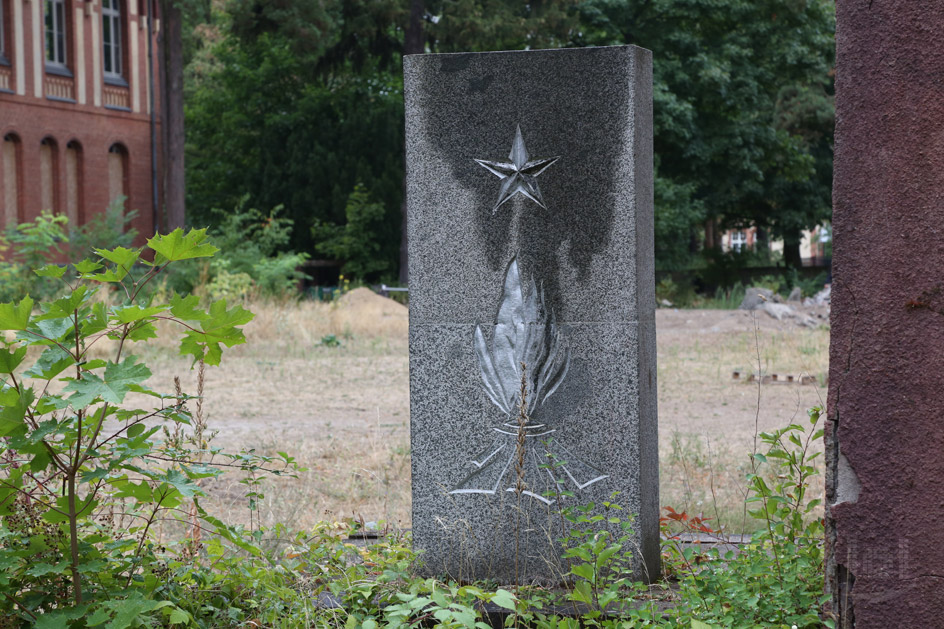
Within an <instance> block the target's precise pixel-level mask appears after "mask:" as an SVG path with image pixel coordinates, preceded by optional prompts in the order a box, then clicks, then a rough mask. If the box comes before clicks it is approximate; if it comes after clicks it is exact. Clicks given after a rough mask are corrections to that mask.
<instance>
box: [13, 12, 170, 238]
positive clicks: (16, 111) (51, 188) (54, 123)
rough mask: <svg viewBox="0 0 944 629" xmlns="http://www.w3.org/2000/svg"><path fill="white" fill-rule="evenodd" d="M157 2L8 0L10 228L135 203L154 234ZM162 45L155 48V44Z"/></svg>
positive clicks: (82, 217) (73, 219)
mask: <svg viewBox="0 0 944 629" xmlns="http://www.w3.org/2000/svg"><path fill="white" fill-rule="evenodd" d="M152 10H153V9H152V7H149V6H148V2H147V0H0V138H2V149H0V228H2V227H6V226H8V225H10V224H12V223H16V222H23V221H29V220H31V219H33V218H34V217H36V216H37V215H38V214H39V213H40V212H41V211H43V210H52V211H53V212H55V213H57V214H65V215H66V216H68V218H69V222H70V224H82V223H84V222H86V221H87V220H88V219H89V218H90V217H91V216H92V215H94V214H95V213H98V212H102V211H104V210H105V208H106V207H108V205H109V203H111V202H112V201H113V200H115V199H117V198H119V197H122V196H123V197H125V199H126V200H125V210H126V211H129V210H137V216H136V218H135V219H134V222H133V223H132V225H133V226H134V227H135V228H136V229H137V230H138V233H139V234H140V237H147V236H150V235H151V234H153V233H154V226H155V224H157V223H158V221H156V220H155V219H156V212H157V209H158V208H159V207H160V202H159V199H158V194H159V188H160V186H158V185H157V181H158V173H160V172H161V171H160V167H161V161H162V160H161V146H160V137H161V135H160V117H159V115H158V111H156V107H157V106H156V105H155V106H154V107H152V103H160V99H159V98H152V91H154V90H155V89H157V88H158V87H159V81H157V80H156V77H157V76H158V68H157V61H158V58H159V56H158V54H157V31H158V28H159V25H160V21H159V20H157V19H154V20H150V22H151V23H150V24H149V16H150V15H152ZM149 44H150V45H149Z"/></svg>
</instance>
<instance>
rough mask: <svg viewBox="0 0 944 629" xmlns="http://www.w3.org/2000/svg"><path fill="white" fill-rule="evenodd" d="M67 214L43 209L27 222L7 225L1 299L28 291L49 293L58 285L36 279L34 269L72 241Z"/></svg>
mask: <svg viewBox="0 0 944 629" xmlns="http://www.w3.org/2000/svg"><path fill="white" fill-rule="evenodd" d="M67 224H68V219H67V218H66V217H65V216H61V215H54V214H52V213H51V212H43V213H42V214H40V215H39V216H37V217H36V218H35V219H34V220H32V221H30V222H28V223H19V224H17V225H13V226H11V227H8V228H7V230H6V232H5V233H3V234H0V256H3V258H4V259H3V260H0V301H10V300H14V299H22V298H23V297H24V296H26V295H27V294H29V293H31V292H32V293H33V294H34V295H36V296H39V297H48V296H50V295H52V294H54V293H55V291H57V290H58V287H57V286H52V285H50V284H48V283H43V282H39V281H37V278H36V275H35V274H34V273H33V269H36V268H39V267H40V266H42V265H43V264H45V263H46V262H48V261H49V260H50V259H51V258H52V257H55V256H56V255H57V254H59V253H61V247H62V245H63V244H65V243H67V242H68V241H69V237H68V235H67V233H66V225H67Z"/></svg>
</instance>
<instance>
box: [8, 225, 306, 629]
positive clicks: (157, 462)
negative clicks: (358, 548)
mask: <svg viewBox="0 0 944 629" xmlns="http://www.w3.org/2000/svg"><path fill="white" fill-rule="evenodd" d="M148 247H149V248H150V249H151V250H152V251H153V261H152V262H149V261H146V260H143V259H142V258H141V253H142V251H141V250H132V249H126V248H124V247H118V248H115V249H111V250H105V249H99V250H97V253H98V259H97V260H89V259H86V260H83V261H81V262H77V263H76V264H74V265H71V266H68V267H67V266H59V265H47V266H44V267H42V268H40V269H38V270H37V271H36V274H37V275H39V276H41V277H44V278H47V279H52V280H59V281H61V282H63V283H64V285H65V292H64V295H63V296H62V297H60V298H58V299H54V300H52V299H51V300H48V301H45V302H42V303H40V304H38V308H37V309H35V310H34V306H36V305H37V304H35V303H34V301H33V300H32V299H31V298H30V297H25V298H23V299H21V300H20V301H19V302H16V303H3V304H0V331H4V332H6V335H5V336H3V337H0V374H3V379H2V380H0V438H2V440H0V518H2V524H0V568H2V569H0V590H2V592H3V598H2V599H0V616H2V617H4V618H5V622H6V623H7V624H11V623H12V624H16V623H15V619H19V620H21V621H23V622H31V621H35V622H36V624H37V626H47V627H62V626H77V627H78V626H96V625H99V624H102V623H104V622H106V621H108V622H109V625H108V626H109V627H116V628H117V627H126V626H131V625H132V624H136V623H137V619H139V618H142V617H147V616H156V617H158V618H161V619H163V621H166V622H168V623H171V624H185V623H187V622H190V621H191V620H192V619H193V618H194V617H193V616H192V614H190V613H188V612H186V611H185V610H184V609H183V608H181V607H180V606H178V605H176V604H175V603H173V602H172V600H168V599H166V598H162V597H161V596H159V594H160V592H159V586H160V585H161V583H162V582H163V579H164V578H166V576H167V575H168V570H169V568H168V565H167V562H168V558H172V557H173V556H174V555H176V556H177V557H184V558H189V559H191V561H195V560H196V558H197V549H196V548H195V547H193V544H192V543H193V541H194V537H193V536H192V535H191V536H190V542H191V545H190V546H187V545H186V544H185V545H184V546H183V547H182V548H181V549H180V550H178V551H177V552H176V553H171V552H170V551H168V550H167V549H166V548H164V547H163V546H162V545H161V544H160V542H159V540H158V538H157V537H156V536H155V534H154V529H155V525H156V524H157V523H158V522H161V521H164V520H168V519H170V520H175V519H176V520H179V521H182V522H184V523H186V524H187V525H189V527H190V530H191V531H196V530H203V529H206V530H207V531H210V532H213V533H215V534H216V535H217V536H219V537H218V538H217V540H216V543H217V544H220V543H222V542H223V541H224V540H225V541H228V542H229V543H230V544H231V545H233V546H235V547H238V548H242V549H244V550H245V551H247V552H252V553H254V554H259V551H258V549H256V548H254V547H253V546H251V545H250V544H247V542H246V541H245V540H244V538H243V535H242V533H241V532H240V531H239V530H237V529H235V528H233V527H229V526H227V525H226V524H224V523H223V522H220V521H219V520H216V519H214V518H213V517H212V516H210V515H209V514H207V513H206V512H205V511H204V510H203V509H202V507H201V506H200V504H199V502H198V497H199V496H200V495H202V492H201V490H200V488H199V486H198V485H197V481H199V480H200V479H203V478H208V477H213V476H216V475H218V474H219V473H221V469H222V468H223V467H234V468H237V469H241V470H244V471H246V472H247V473H249V474H251V475H253V476H257V475H258V474H259V473H261V472H263V471H265V470H266V469H267V466H268V465H269V464H270V463H272V461H271V460H270V459H266V458H263V457H258V456H255V455H253V454H251V453H241V454H237V455H232V456H231V457H228V458H224V459H223V460H224V461H226V462H223V463H214V464H211V463H208V462H206V461H204V460H203V459H204V458H206V459H207V460H209V458H210V457H209V456H206V457H205V456H204V455H209V454H212V455H214V456H215V457H217V458H219V457H220V456H221V455H220V453H218V452H216V451H213V452H212V453H210V452H207V451H205V450H204V449H203V448H202V447H201V445H200V444H199V443H198V444H197V448H196V449H190V450H188V449H186V448H184V447H183V444H184V441H183V440H182V439H176V440H175V439H165V440H163V441H161V440H159V439H158V438H157V437H156V435H157V434H158V433H159V431H160V430H161V426H160V424H162V423H167V424H170V425H176V426H180V425H189V424H190V423H191V414H190V412H189V411H188V409H187V402H188V401H189V400H190V399H191V397H190V396H187V395H185V394H184V393H182V392H181V391H179V390H178V391H176V392H174V393H170V394H166V393H160V392H157V391H153V390H151V389H150V388H149V387H147V385H146V384H145V383H146V381H147V379H148V378H149V377H150V375H151V372H150V370H149V369H148V368H147V366H146V365H145V364H143V363H141V362H139V361H138V359H137V358H136V357H135V356H133V355H131V354H130V351H131V349H132V347H133V346H134V345H135V344H142V343H146V342H147V341H148V340H150V339H153V338H156V336H157V327H156V325H155V324H156V323H157V322H158V321H161V320H164V321H170V322H173V323H176V324H179V329H180V330H181V336H180V352H181V354H182V355H189V356H192V357H193V359H194V362H197V361H201V362H204V363H206V364H210V365H215V364H219V362H220V359H221V356H222V350H223V347H231V346H233V345H236V344H239V343H243V342H245V338H244V336H243V333H242V331H241V330H240V329H239V326H241V325H243V324H245V323H247V322H249V320H250V319H251V318H252V314H251V313H249V312H248V311H246V310H244V309H243V308H241V307H239V306H235V307H232V308H229V307H227V304H226V302H225V301H223V300H221V301H217V302H213V303H211V304H210V305H209V307H208V308H206V309H204V308H202V307H200V306H199V304H198V300H197V299H196V297H182V296H176V295H175V296H173V297H172V298H171V299H170V300H169V302H168V303H163V304H155V303H148V302H147V301H145V300H143V299H142V298H141V297H140V295H141V292H142V289H143V288H144V287H145V286H147V285H148V284H149V283H150V282H151V281H152V280H153V279H154V278H155V277H157V276H158V275H159V274H160V273H161V272H162V271H163V270H164V269H165V268H166V267H167V266H168V265H169V264H171V263H174V262H178V261H181V260H187V259H193V258H199V257H208V256H212V255H213V254H214V253H215V252H216V251H217V249H216V248H215V247H213V246H212V245H210V244H208V243H207V242H206V234H205V232H204V231H202V230H194V231H191V232H190V233H188V234H184V233H183V231H182V230H177V231H175V232H173V233H171V234H168V235H166V236H155V237H154V238H152V239H151V240H149V241H148ZM136 265H141V267H143V269H146V270H144V271H143V272H137V271H134V269H135V268H138V267H136ZM101 292H105V293H108V295H107V296H106V297H105V298H104V299H103V298H101V295H100V294H99V293H101ZM112 298H117V305H109V301H110V299H112ZM106 339H110V340H111V342H112V347H113V349H112V350H111V351H110V352H109V353H110V354H111V355H110V356H109V357H108V358H101V357H99V356H100V353H99V352H100V351H101V350H100V349H99V347H100V346H101V345H106V344H107V343H108V341H107V340H106ZM30 364H31V366H29V367H28V368H24V367H25V366H26V365H30ZM133 398H137V399H135V400H134V402H135V403H138V400H142V399H147V398H152V399H153V400H154V402H153V406H152V407H151V408H149V409H143V408H139V407H136V406H135V403H132V399H133ZM167 434H170V433H167ZM291 465H292V461H291V459H290V458H289V457H287V456H283V457H282V461H281V465H280V469H277V470H270V471H273V472H275V473H281V472H282V471H283V470H284V469H285V468H287V467H289V466H291ZM249 495H250V498H252V497H253V496H255V495H258V492H257V490H255V489H254V488H252V487H251V488H250V493H249Z"/></svg>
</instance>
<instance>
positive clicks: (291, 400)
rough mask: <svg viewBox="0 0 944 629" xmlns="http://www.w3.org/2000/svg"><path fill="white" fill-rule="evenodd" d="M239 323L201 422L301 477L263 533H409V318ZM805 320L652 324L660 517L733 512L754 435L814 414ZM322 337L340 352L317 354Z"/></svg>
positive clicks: (183, 366)
mask: <svg viewBox="0 0 944 629" xmlns="http://www.w3.org/2000/svg"><path fill="white" fill-rule="evenodd" d="M251 309H252V310H253V311H255V312H256V313H257V316H256V319H255V320H254V321H253V322H252V323H251V324H249V325H248V326H247V328H246V334H247V338H249V340H250V343H249V344H248V345H246V346H240V347H237V348H234V349H233V350H231V351H229V352H228V353H226V354H224V359H223V365H222V366H221V367H218V368H212V369H209V370H208V371H207V381H206V390H205V396H206V406H205V408H206V410H207V412H208V413H209V416H210V427H211V428H212V429H216V430H218V431H219V434H218V436H217V437H216V441H215V444H216V445H221V446H225V447H226V448H227V449H233V448H241V447H247V448H256V449H257V450H258V451H260V452H273V453H274V452H276V451H279V450H283V451H286V452H288V453H290V454H292V455H294V456H296V457H297V459H298V460H299V463H300V464H301V465H303V466H305V467H307V468H308V471H307V472H305V473H303V474H302V475H301V476H300V477H299V478H298V479H297V480H291V481H288V482H281V483H278V484H276V485H273V487H272V489H270V491H269V493H268V501H267V503H266V506H265V507H264V513H263V516H264V518H263V521H264V522H268V523H269V524H271V523H274V522H276V521H280V522H283V523H286V524H289V525H295V526H302V527H303V526H308V525H310V524H311V523H312V522H314V521H315V520H317V519H323V518H325V517H326V513H327V514H328V517H331V514H334V515H336V516H345V515H347V516H350V515H353V514H363V516H364V517H365V518H366V519H367V520H381V519H383V520H387V521H392V522H397V521H399V522H400V523H401V524H403V525H409V521H410V483H409V474H410V465H409V366H408V356H409V352H408V346H407V316H408V313H407V309H406V308H405V307H404V306H402V305H401V304H399V303H397V302H394V301H392V300H390V299H386V298H384V297H380V296H378V295H375V294H374V293H372V292H370V291H369V290H367V289H358V290H354V291H351V292H350V293H348V294H346V295H344V296H343V297H342V298H341V299H339V300H338V301H337V302H334V303H332V304H310V303H303V304H288V305H254V306H252V307H251ZM804 312H805V313H806V314H809V315H811V316H816V317H818V320H820V321H822V322H823V325H822V326H820V327H816V328H810V327H802V326H798V325H797V324H796V323H795V322H794V321H792V320H789V319H786V320H783V321H777V320H776V319H774V318H772V317H770V316H769V315H767V314H766V313H764V312H753V313H752V312H746V311H732V310H674V309H660V310H658V311H657V313H656V328H657V342H658V379H659V380H658V384H659V433H660V457H661V461H662V463H661V467H662V483H661V484H662V488H661V492H662V500H661V501H662V504H671V505H673V506H675V507H678V508H685V507H686V505H690V507H689V508H690V509H692V510H694V509H696V508H698V507H699V503H700V502H704V501H705V500H708V499H710V490H711V487H710V486H711V485H712V484H716V486H715V488H714V489H715V494H716V496H715V498H714V500H716V501H717V500H720V501H722V502H724V503H725V506H724V508H725V509H727V510H731V509H736V505H737V500H738V499H739V494H738V491H739V489H738V487H739V483H740V482H741V479H742V477H743V471H744V469H743V465H744V463H746V461H747V455H748V453H749V452H750V451H751V449H752V447H753V444H754V436H755V431H758V430H759V431H764V430H771V429H774V428H776V427H779V426H782V425H785V424H786V423H789V422H791V421H797V420H803V419H804V418H805V417H806V409H808V408H809V407H811V406H814V405H817V404H823V403H824V399H825V388H824V380H825V376H826V368H827V351H828V344H829V332H828V329H827V327H826V320H825V318H823V316H824V312H825V311H823V312H818V311H815V310H813V311H811V310H810V309H804ZM327 334H332V335H336V336H337V338H339V339H340V340H341V345H340V347H332V346H328V345H325V344H323V343H322V342H321V340H322V338H323V336H324V335H327ZM170 354H171V352H169V351H162V352H160V353H159V354H158V355H155V356H153V357H149V363H150V364H152V366H154V367H155V377H154V379H153V380H152V383H153V385H154V386H155V387H159V389H158V390H172V378H173V375H175V374H180V373H182V374H183V375H184V376H185V378H184V386H185V390H188V391H191V392H192V391H193V390H194V388H195V376H194V375H193V372H190V371H189V362H187V361H185V360H181V359H176V358H172V357H171V356H170ZM735 371H738V372H740V373H741V374H745V375H746V374H753V373H760V374H761V375H763V374H773V373H777V374H793V375H800V374H807V375H811V376H813V377H814V378H815V383H814V384H807V385H803V386H801V385H799V384H762V385H761V386H760V390H758V386H757V381H755V382H746V381H745V380H746V378H745V377H742V378H740V379H738V380H735V379H734V378H732V374H733V372H735ZM231 490H232V487H230V488H229V489H227V490H224V488H223V487H222V486H221V487H220V488H219V491H218V496H219V498H218V500H220V501H221V502H220V504H223V506H224V507H225V508H227V509H232V510H233V514H237V513H239V512H240V511H239V510H240V509H243V508H244V506H243V505H242V504H241V503H239V501H238V500H235V501H232V495H233V491H231ZM236 493H237V494H238V492H236ZM718 496H720V498H719V497H718ZM227 497H229V498H227ZM237 497H238V496H237ZM226 500H231V502H232V504H230V502H226Z"/></svg>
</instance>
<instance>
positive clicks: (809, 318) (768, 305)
mask: <svg viewBox="0 0 944 629" xmlns="http://www.w3.org/2000/svg"><path fill="white" fill-rule="evenodd" d="M829 296H830V285H829V284H827V285H826V287H825V288H823V290H821V291H819V292H818V293H816V294H815V295H814V296H812V297H807V298H806V299H803V295H802V293H801V292H800V288H799V287H797V288H794V289H793V292H791V293H790V296H789V297H787V303H784V302H783V298H782V297H780V295H778V294H777V293H775V292H774V291H772V290H770V289H769V288H761V287H759V286H751V287H749V288H748V289H747V290H746V291H745V292H744V300H743V301H742V302H741V305H740V306H738V308H739V309H741V310H763V311H764V312H766V313H767V314H768V315H770V316H771V317H773V318H774V319H776V320H777V321H784V320H787V319H792V320H794V322H795V323H796V324H797V325H801V326H805V327H808V328H818V327H819V326H820V325H822V324H823V323H824V322H826V321H828V320H829ZM791 304H793V305H791ZM801 306H802V307H804V308H814V309H815V308H817V307H820V306H825V309H823V308H819V309H818V310H816V311H813V312H804V311H802V310H799V309H798V307H801Z"/></svg>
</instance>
